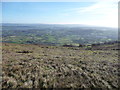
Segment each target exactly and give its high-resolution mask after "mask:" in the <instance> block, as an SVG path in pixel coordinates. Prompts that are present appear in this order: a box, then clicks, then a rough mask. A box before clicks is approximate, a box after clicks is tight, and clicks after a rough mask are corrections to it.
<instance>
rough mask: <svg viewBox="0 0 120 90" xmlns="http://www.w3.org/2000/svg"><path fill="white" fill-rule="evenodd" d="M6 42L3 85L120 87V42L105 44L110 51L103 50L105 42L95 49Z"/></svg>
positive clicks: (4, 47)
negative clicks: (119, 44) (119, 50)
mask: <svg viewBox="0 0 120 90" xmlns="http://www.w3.org/2000/svg"><path fill="white" fill-rule="evenodd" d="M2 45H3V46H2V47H3V48H2V53H3V62H2V63H3V64H2V65H3V73H2V75H3V81H2V86H3V88H118V74H119V73H118V66H119V64H118V50H117V49H114V48H116V47H117V44H111V47H110V44H109V45H104V47H105V46H106V47H109V48H108V49H107V50H104V49H103V50H102V48H103V47H102V45H101V46H96V47H94V48H93V47H92V49H91V50H87V49H84V48H83V47H62V46H48V45H32V44H13V43H3V44H2ZM112 46H113V47H112ZM98 47H99V49H98ZM110 48H111V49H110Z"/></svg>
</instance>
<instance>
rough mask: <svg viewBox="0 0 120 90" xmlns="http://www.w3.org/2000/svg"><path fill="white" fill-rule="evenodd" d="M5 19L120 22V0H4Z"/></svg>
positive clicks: (3, 11) (100, 24)
mask: <svg viewBox="0 0 120 90" xmlns="http://www.w3.org/2000/svg"><path fill="white" fill-rule="evenodd" d="M2 23H43V24H85V25H95V26H105V27H117V26H118V3H117V2H115V1H109V2H108V1H106V2H105V1H104V2H100V1H96V2H2Z"/></svg>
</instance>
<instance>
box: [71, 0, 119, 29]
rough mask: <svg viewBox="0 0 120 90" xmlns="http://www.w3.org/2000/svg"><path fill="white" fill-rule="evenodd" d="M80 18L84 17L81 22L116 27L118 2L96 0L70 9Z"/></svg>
mask: <svg viewBox="0 0 120 90" xmlns="http://www.w3.org/2000/svg"><path fill="white" fill-rule="evenodd" d="M72 12H73V13H75V14H76V15H80V18H82V15H84V16H85V17H86V18H87V19H86V18H85V17H84V16H83V18H84V21H83V22H82V23H84V24H89V25H97V26H107V27H117V26H118V3H117V2H115V1H112V0H111V1H109V2H108V1H106V2H105V1H104V2H96V3H94V4H92V5H90V6H87V7H80V8H74V9H72Z"/></svg>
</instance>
